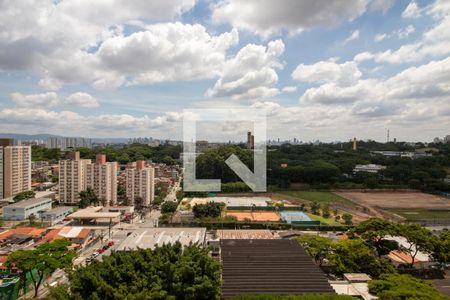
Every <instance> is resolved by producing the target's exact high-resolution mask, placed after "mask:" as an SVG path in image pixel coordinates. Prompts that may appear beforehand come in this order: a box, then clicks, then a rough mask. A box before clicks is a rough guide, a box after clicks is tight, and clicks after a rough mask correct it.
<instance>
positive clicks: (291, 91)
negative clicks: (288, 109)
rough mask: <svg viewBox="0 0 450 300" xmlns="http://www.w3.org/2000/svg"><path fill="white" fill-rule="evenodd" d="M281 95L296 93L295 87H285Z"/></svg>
mask: <svg viewBox="0 0 450 300" xmlns="http://www.w3.org/2000/svg"><path fill="white" fill-rule="evenodd" d="M281 91H282V92H283V93H294V92H296V91H297V87H296V86H285V87H284V88H283V89H282V90H281Z"/></svg>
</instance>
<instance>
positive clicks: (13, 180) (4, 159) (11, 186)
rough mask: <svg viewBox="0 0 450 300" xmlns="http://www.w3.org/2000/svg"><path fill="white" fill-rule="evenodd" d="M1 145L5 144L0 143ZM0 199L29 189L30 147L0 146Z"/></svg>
mask: <svg viewBox="0 0 450 300" xmlns="http://www.w3.org/2000/svg"><path fill="white" fill-rule="evenodd" d="M2 145H6V144H4V143H2ZM0 148H1V150H0V170H1V171H0V184H1V187H2V190H1V192H0V199H3V198H8V197H13V196H15V195H16V194H18V193H21V192H25V191H29V190H31V147H30V146H0Z"/></svg>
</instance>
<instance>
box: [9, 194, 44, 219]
mask: <svg viewBox="0 0 450 300" xmlns="http://www.w3.org/2000/svg"><path fill="white" fill-rule="evenodd" d="M50 209H52V199H49V198H34V199H29V200H23V201H19V202H17V203H14V204H10V205H7V206H5V207H3V219H5V220H7V221H23V220H26V219H28V217H29V216H30V215H35V216H36V217H37V218H39V217H40V214H41V213H42V212H44V211H46V210H50Z"/></svg>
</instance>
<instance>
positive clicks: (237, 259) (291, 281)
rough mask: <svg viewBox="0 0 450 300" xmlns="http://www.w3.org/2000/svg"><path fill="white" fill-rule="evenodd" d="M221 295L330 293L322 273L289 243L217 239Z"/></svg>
mask: <svg viewBox="0 0 450 300" xmlns="http://www.w3.org/2000/svg"><path fill="white" fill-rule="evenodd" d="M220 247H221V260H222V264H223V270H222V278H223V284H222V295H223V298H224V299H228V298H231V297H234V296H237V295H241V294H293V295H299V294H305V293H328V294H334V293H335V292H334V290H333V288H332V287H331V286H330V284H329V283H328V280H327V278H326V276H325V274H324V273H323V272H322V271H321V270H320V269H319V268H318V267H317V266H316V265H315V264H314V263H313V261H312V259H311V257H310V256H309V255H308V254H307V253H306V252H305V251H304V250H303V248H302V247H301V246H300V245H299V244H298V242H296V241H293V240H221V241H220Z"/></svg>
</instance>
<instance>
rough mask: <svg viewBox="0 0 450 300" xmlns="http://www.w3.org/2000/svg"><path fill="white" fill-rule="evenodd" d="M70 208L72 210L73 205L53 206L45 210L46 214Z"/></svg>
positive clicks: (57, 212)
mask: <svg viewBox="0 0 450 300" xmlns="http://www.w3.org/2000/svg"><path fill="white" fill-rule="evenodd" d="M68 210H70V211H72V210H73V207H71V206H58V207H55V208H52V209H50V210H48V211H46V212H44V214H59V213H63V212H66V211H68Z"/></svg>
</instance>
